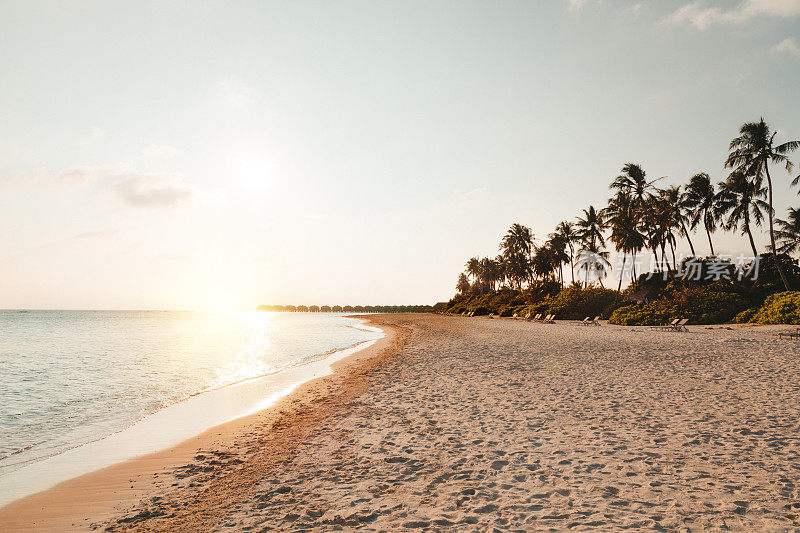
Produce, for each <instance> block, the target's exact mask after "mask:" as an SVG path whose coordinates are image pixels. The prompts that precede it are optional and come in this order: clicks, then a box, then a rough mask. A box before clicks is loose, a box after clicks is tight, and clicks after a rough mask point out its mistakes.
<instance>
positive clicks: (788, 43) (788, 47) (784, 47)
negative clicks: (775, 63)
mask: <svg viewBox="0 0 800 533" xmlns="http://www.w3.org/2000/svg"><path fill="white" fill-rule="evenodd" d="M770 52H772V53H773V54H790V55H793V56H794V57H800V46H798V44H797V41H795V40H794V39H793V38H791V37H787V38H786V39H784V40H782V41H781V42H779V43H778V44H776V45H775V46H773V47H772V48H770Z"/></svg>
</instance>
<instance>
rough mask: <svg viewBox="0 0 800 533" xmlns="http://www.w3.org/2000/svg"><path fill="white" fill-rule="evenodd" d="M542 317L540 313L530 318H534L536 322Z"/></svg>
mask: <svg viewBox="0 0 800 533" xmlns="http://www.w3.org/2000/svg"><path fill="white" fill-rule="evenodd" d="M541 319H542V315H541V313H539V314H537V315H536V316H534V317H533V318H531V319H530V320H533V321H534V322H539V321H540V320H541Z"/></svg>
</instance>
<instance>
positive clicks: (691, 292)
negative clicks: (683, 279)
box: [609, 287, 748, 326]
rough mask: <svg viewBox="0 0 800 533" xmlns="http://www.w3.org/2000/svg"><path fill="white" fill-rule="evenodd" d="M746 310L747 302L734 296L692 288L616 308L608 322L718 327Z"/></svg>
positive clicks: (732, 294) (635, 324)
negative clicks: (679, 320) (680, 321)
mask: <svg viewBox="0 0 800 533" xmlns="http://www.w3.org/2000/svg"><path fill="white" fill-rule="evenodd" d="M747 307H748V301H747V300H746V299H744V298H743V297H742V296H740V295H738V294H735V293H730V292H715V291H711V290H708V289H707V288H704V287H693V288H686V289H682V290H678V291H676V292H675V293H674V294H673V296H672V298H671V299H667V298H662V299H659V300H656V301H654V302H650V303H648V304H645V305H641V306H639V305H631V306H627V307H623V308H620V309H617V310H616V311H614V313H612V315H611V318H610V319H609V322H610V323H611V324H619V325H623V326H656V325H659V324H664V323H667V322H670V321H672V320H674V319H676V318H687V319H689V323H690V324H719V323H721V322H728V321H730V320H731V319H732V318H733V317H734V316H736V315H737V314H738V313H740V312H742V311H743V310H744V309H747Z"/></svg>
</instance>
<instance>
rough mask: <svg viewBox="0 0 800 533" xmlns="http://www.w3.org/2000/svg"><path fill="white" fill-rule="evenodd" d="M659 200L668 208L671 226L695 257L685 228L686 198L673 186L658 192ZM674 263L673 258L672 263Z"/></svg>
mask: <svg viewBox="0 0 800 533" xmlns="http://www.w3.org/2000/svg"><path fill="white" fill-rule="evenodd" d="M659 195H660V197H661V199H662V200H663V201H664V203H665V206H668V208H669V211H670V214H671V216H670V217H671V219H672V225H673V226H674V227H675V228H676V229H678V228H679V229H680V230H681V233H682V234H683V236H684V237H686V240H687V241H689V249H690V250H691V251H692V255H696V254H695V253H694V244H692V239H691V237H689V230H688V229H687V227H686V223H687V222H688V220H689V216H688V214H687V213H688V211H689V207H688V206H687V205H686V196H685V195H684V194H683V193H682V192H681V187H680V185H673V186H671V187H667V188H666V189H664V190H662V191H660V192H659ZM673 254H674V251H673ZM674 262H675V260H674V258H673V263H674Z"/></svg>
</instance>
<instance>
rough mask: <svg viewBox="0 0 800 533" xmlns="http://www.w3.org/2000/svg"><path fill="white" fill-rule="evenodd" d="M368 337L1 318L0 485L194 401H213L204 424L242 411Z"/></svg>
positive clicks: (305, 316) (179, 319) (252, 318)
mask: <svg viewBox="0 0 800 533" xmlns="http://www.w3.org/2000/svg"><path fill="white" fill-rule="evenodd" d="M378 336H379V334H378V333H376V331H375V330H370V329H369V328H366V327H364V326H363V325H362V324H361V322H359V321H357V320H354V319H350V318H345V317H343V316H339V315H335V314H328V313H264V312H256V311H253V312H232V313H203V312H158V311H0V370H2V381H1V382H0V480H2V478H3V477H4V476H9V474H10V473H13V472H15V471H19V470H21V469H24V468H26V467H29V466H30V465H31V464H33V463H37V462H40V461H42V460H45V459H46V458H52V457H53V456H58V455H59V454H65V452H67V451H68V450H71V449H74V448H76V447H80V446H81V445H85V444H87V443H90V442H94V441H98V440H101V439H104V437H108V436H109V435H112V434H116V433H119V432H122V433H125V432H124V431H123V430H126V428H130V427H131V426H134V425H137V423H140V422H143V421H145V420H146V419H147V418H148V417H152V416H153V415H154V413H157V412H159V411H162V410H166V411H169V409H168V408H169V407H170V406H174V405H175V404H178V403H183V404H186V403H189V404H191V402H193V401H195V398H201V397H203V396H207V397H206V399H205V401H206V404H209V403H210V404H212V405H213V406H215V407H216V406H217V405H218V404H224V405H221V407H220V409H219V412H217V413H214V409H211V410H209V411H206V409H205V408H202V412H201V413H200V414H201V415H203V413H205V412H208V413H209V414H208V420H205V421H202V422H200V425H204V426H205V427H210V426H211V425H215V424H218V423H220V422H223V421H224V420H220V419H219V418H225V419H230V418H231V417H235V416H238V415H242V414H245V413H246V412H249V411H252V409H253V408H254V407H256V406H258V405H260V404H259V402H262V403H263V399H264V398H267V397H270V396H272V397H274V396H275V395H276V394H277V395H280V394H281V391H286V390H288V389H289V388H290V387H291V386H292V385H294V384H296V383H292V381H294V382H298V381H302V380H305V379H308V378H310V377H311V376H309V375H304V374H303V373H302V369H303V368H304V367H309V368H311V367H313V365H314V364H316V363H319V362H320V361H325V360H326V359H328V358H331V357H332V354H335V353H337V352H339V351H341V350H345V349H348V348H354V347H356V346H358V345H359V344H361V343H365V342H367V341H369V340H374V339H375V338H377V337H378ZM283 376H285V377H283ZM243 385H246V386H243ZM221 390H224V394H220V392H219V391H221ZM229 390H235V391H237V392H236V394H237V395H238V396H236V397H235V401H234V400H232V399H231V398H233V396H232V395H231V394H229V393H228V391H229ZM215 391H216V392H215ZM187 399H189V400H187ZM237 402H238V403H237ZM201 403H202V402H198V403H197V405H200V404H201ZM222 407H224V409H222ZM182 408H183V407H182ZM184 411H185V409H184ZM176 413H177V411H176ZM180 416H181V418H185V415H180ZM203 416H204V415H203ZM215 417H216V418H215ZM195 429H199V426H198V427H196V428H195ZM166 431H167V432H168V430H166ZM182 436H183V437H185V436H186V435H182ZM138 438H139V439H141V437H138ZM144 451H146V450H144ZM20 473H21V472H20ZM0 496H2V495H0ZM2 499H4V498H0V500H2ZM5 499H6V500H8V499H9V498H5Z"/></svg>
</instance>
